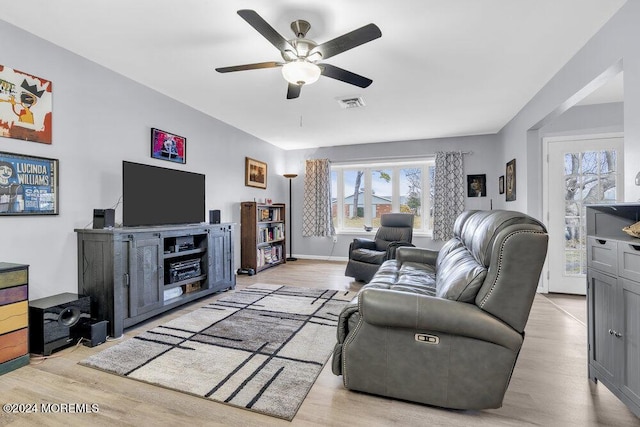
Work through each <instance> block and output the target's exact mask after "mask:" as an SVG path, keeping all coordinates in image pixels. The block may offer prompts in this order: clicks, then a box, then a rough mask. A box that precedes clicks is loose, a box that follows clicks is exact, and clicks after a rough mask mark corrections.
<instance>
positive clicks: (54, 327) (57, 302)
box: [29, 293, 91, 356]
mask: <svg viewBox="0 0 640 427" xmlns="http://www.w3.org/2000/svg"><path fill="white" fill-rule="evenodd" d="M90 319H91V298H90V297H88V296H84V295H78V294H72V293H64V294H59V295H54V296H51V297H46V298H41V299H37V300H34V301H30V302H29V352H31V353H35V354H43V355H45V356H48V355H50V354H51V352H53V351H56V350H60V349H62V348H64V347H68V346H70V345H73V344H74V343H75V339H74V338H75V337H76V336H77V335H78V334H77V333H76V331H75V328H79V327H80V324H81V323H83V322H86V321H89V320H90Z"/></svg>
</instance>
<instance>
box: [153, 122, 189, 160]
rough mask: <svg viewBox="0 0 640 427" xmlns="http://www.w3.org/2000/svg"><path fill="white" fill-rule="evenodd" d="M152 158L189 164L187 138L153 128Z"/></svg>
mask: <svg viewBox="0 0 640 427" xmlns="http://www.w3.org/2000/svg"><path fill="white" fill-rule="evenodd" d="M151 157H153V158H154V159H161V160H167V161H170V162H175V163H182V164H184V163H187V138H185V137H183V136H178V135H174V134H172V133H169V132H165V131H163V130H160V129H156V128H152V129H151Z"/></svg>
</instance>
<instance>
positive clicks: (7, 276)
mask: <svg viewBox="0 0 640 427" xmlns="http://www.w3.org/2000/svg"><path fill="white" fill-rule="evenodd" d="M28 275H29V274H28V273H27V270H14V271H5V272H2V273H0V289H3V288H8V287H10V286H16V285H24V284H26V283H27V279H28Z"/></svg>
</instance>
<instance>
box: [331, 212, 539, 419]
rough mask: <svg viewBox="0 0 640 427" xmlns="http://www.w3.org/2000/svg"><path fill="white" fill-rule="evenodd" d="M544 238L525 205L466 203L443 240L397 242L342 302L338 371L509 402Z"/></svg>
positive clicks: (464, 399) (349, 379) (389, 385)
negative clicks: (428, 245) (425, 244)
mask: <svg viewBox="0 0 640 427" xmlns="http://www.w3.org/2000/svg"><path fill="white" fill-rule="evenodd" d="M547 241H548V235H547V232H546V229H545V227H544V225H543V224H542V223H540V222H539V221H537V220H535V219H533V218H531V217H529V216H528V215H525V214H522V213H519V212H513V211H467V212H464V213H463V214H461V215H460V216H459V217H458V218H457V220H456V222H455V225H454V238H452V239H451V240H449V241H448V242H446V243H445V244H444V246H443V247H442V249H441V250H439V251H432V250H428V249H421V248H399V249H398V251H397V257H396V259H395V260H392V261H386V262H385V263H384V264H383V265H382V266H381V267H380V269H379V271H378V272H377V273H376V275H375V276H374V278H373V279H372V280H371V282H370V283H369V284H367V285H365V286H363V288H362V289H361V291H360V292H359V294H358V297H357V298H356V300H354V301H353V302H352V303H351V304H349V305H347V306H346V307H345V308H344V309H343V310H342V312H341V314H340V317H339V323H338V331H337V335H338V343H337V344H336V347H335V349H334V353H333V365H332V369H333V373H334V374H336V375H342V378H343V383H344V386H345V387H346V388H348V389H352V390H359V391H363V392H367V393H372V394H377V395H383V396H388V397H392V398H397V399H403V400H409V401H414V402H420V403H425V404H429V405H434V406H440V407H445V408H453V409H486V408H498V407H500V406H502V401H503V398H504V394H505V392H506V390H507V386H508V385H509V381H510V379H511V374H512V372H513V369H514V367H515V363H516V360H517V358H518V354H519V351H520V349H521V347H522V343H523V341H524V328H525V325H526V323H527V319H528V317H529V312H530V310H531V305H532V303H533V299H534V297H535V293H536V289H537V286H538V281H539V278H540V272H541V269H542V266H543V263H544V260H545V257H546V251H547Z"/></svg>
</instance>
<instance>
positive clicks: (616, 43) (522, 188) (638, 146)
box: [499, 1, 640, 217]
mask: <svg viewBox="0 0 640 427" xmlns="http://www.w3.org/2000/svg"><path fill="white" fill-rule="evenodd" d="M638 22H640V2H636V1H633V2H632V1H629V2H627V3H626V4H625V5H624V6H623V7H622V8H621V9H620V11H618V13H617V14H616V15H614V16H613V17H612V18H611V20H609V22H608V23H607V24H605V26H604V27H603V28H602V29H601V30H600V31H599V32H598V33H597V34H596V35H595V36H594V37H593V38H592V39H591V40H590V41H589V42H588V43H587V44H586V45H585V46H584V47H583V48H582V49H581V50H580V51H579V52H578V53H577V54H576V55H575V56H574V57H573V58H572V59H571V60H570V61H569V62H568V63H567V64H566V65H565V66H564V67H562V69H560V70H559V71H558V73H557V74H556V75H555V76H554V77H553V78H552V79H551V80H550V81H549V83H548V84H547V85H545V86H544V87H543V88H542V89H541V90H540V91H539V92H538V94H536V96H535V97H534V98H533V99H532V100H531V101H530V102H529V103H528V104H527V105H526V106H524V108H523V109H522V110H521V111H520V112H519V113H518V114H517V115H516V116H515V117H514V118H513V119H512V120H511V121H510V122H509V123H508V124H507V126H505V127H504V128H503V129H502V130H501V131H500V133H499V137H500V141H501V148H502V149H501V150H500V151H501V152H502V155H503V159H502V160H503V162H507V161H509V160H511V159H512V158H516V159H517V165H518V169H517V183H518V199H517V200H516V201H515V202H509V203H506V202H505V203H504V206H506V207H507V208H509V209H516V210H521V211H524V212H528V213H530V214H531V215H534V216H538V217H540V216H541V213H542V212H541V211H542V186H541V181H542V137H541V134H540V132H539V129H540V128H541V127H543V126H550V123H552V122H554V119H555V118H556V117H557V116H558V115H559V114H561V113H563V112H565V111H566V110H567V109H568V108H570V107H572V106H573V105H575V103H577V102H579V101H580V100H581V99H582V98H583V97H584V96H586V95H588V92H589V91H588V90H583V88H585V87H588V86H589V85H592V86H597V84H596V82H598V77H599V76H603V75H607V74H610V73H613V72H615V71H617V70H618V69H620V70H623V71H624V106H623V108H624V119H623V123H624V140H625V146H624V153H625V161H624V168H625V172H624V177H625V178H624V181H625V182H624V184H625V188H624V194H625V200H626V201H637V200H639V199H640V187H638V186H636V185H635V184H634V178H635V175H636V173H637V172H638V170H640V49H638V47H637V40H638V39H640V26H638ZM536 54H540V55H543V54H544V52H532V60H535V55H536ZM603 80H606V79H603ZM602 83H604V81H603V82H602ZM618 126H619V124H618ZM565 130H566V129H565Z"/></svg>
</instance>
